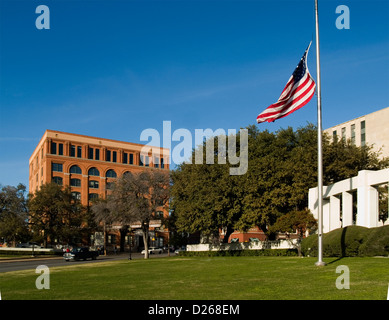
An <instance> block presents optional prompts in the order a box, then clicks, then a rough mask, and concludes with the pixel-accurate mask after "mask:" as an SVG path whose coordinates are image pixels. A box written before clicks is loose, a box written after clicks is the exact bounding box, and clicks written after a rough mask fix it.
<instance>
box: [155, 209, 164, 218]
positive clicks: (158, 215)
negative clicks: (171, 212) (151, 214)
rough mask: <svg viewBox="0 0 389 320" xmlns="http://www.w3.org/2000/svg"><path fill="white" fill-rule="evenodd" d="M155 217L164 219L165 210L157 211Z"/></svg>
mask: <svg viewBox="0 0 389 320" xmlns="http://www.w3.org/2000/svg"><path fill="white" fill-rule="evenodd" d="M155 218H156V219H162V218H163V211H157V213H156V215H155Z"/></svg>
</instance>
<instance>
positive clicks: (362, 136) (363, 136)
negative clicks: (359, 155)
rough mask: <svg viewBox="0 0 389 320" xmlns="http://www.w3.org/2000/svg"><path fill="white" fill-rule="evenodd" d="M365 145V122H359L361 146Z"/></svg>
mask: <svg viewBox="0 0 389 320" xmlns="http://www.w3.org/2000/svg"><path fill="white" fill-rule="evenodd" d="M365 145H366V122H365V121H361V146H362V147H364V146H365Z"/></svg>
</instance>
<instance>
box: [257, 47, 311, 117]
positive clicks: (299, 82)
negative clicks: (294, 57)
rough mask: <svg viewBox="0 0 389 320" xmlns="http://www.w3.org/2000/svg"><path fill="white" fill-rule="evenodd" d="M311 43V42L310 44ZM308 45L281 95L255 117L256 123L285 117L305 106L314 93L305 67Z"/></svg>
mask: <svg viewBox="0 0 389 320" xmlns="http://www.w3.org/2000/svg"><path fill="white" fill-rule="evenodd" d="M311 43H312V42H311ZM311 43H310V44H309V46H308V48H307V50H305V52H304V55H303V57H302V58H301V60H300V62H299V64H298V65H297V68H296V69H295V70H294V72H293V74H292V76H291V77H290V79H289V81H288V83H287V84H286V86H285V88H284V90H283V91H282V93H281V96H280V97H279V99H278V101H277V102H276V103H273V104H272V105H270V106H269V107H267V108H266V109H265V110H264V111H263V112H262V113H261V114H260V115H258V117H257V123H261V122H266V121H267V122H273V121H275V120H277V119H280V118H283V117H286V116H287V115H289V114H291V113H292V112H295V111H296V110H298V109H300V108H302V107H303V106H305V105H306V104H307V103H308V102H309V100H311V98H312V97H313V95H314V93H315V86H316V85H315V81H313V79H312V77H311V75H310V73H309V71H308V66H307V56H308V50H309V47H310V46H311Z"/></svg>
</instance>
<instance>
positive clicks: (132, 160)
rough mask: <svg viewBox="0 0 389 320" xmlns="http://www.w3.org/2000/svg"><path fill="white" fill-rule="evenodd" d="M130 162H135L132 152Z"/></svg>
mask: <svg viewBox="0 0 389 320" xmlns="http://www.w3.org/2000/svg"><path fill="white" fill-rule="evenodd" d="M130 164H134V155H133V154H132V153H130Z"/></svg>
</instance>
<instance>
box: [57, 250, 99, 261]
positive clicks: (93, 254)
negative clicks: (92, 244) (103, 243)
mask: <svg viewBox="0 0 389 320" xmlns="http://www.w3.org/2000/svg"><path fill="white" fill-rule="evenodd" d="M98 256H99V253H98V252H97V251H90V250H89V248H87V247H81V248H74V249H73V250H72V251H70V252H66V253H65V254H64V255H63V258H64V259H65V260H66V261H69V260H74V261H77V260H86V259H92V260H96V259H97V257H98Z"/></svg>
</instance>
